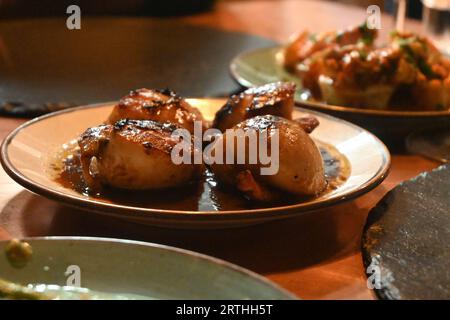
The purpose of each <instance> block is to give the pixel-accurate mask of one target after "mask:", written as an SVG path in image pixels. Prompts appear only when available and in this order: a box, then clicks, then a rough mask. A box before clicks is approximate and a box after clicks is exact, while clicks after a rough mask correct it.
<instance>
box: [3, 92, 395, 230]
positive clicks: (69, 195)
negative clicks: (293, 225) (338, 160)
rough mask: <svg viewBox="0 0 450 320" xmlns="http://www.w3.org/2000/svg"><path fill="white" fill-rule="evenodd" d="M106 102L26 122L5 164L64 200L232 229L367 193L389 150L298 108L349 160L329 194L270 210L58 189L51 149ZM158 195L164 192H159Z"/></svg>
mask: <svg viewBox="0 0 450 320" xmlns="http://www.w3.org/2000/svg"><path fill="white" fill-rule="evenodd" d="M189 102H190V103H191V104H193V105H195V106H196V107H198V108H199V110H201V112H202V113H203V115H204V117H205V119H206V120H211V119H212V118H213V117H214V114H215V112H216V111H217V110H218V109H219V108H220V106H222V105H223V104H224V102H225V101H224V100H222V99H189ZM112 107H113V104H111V103H110V104H102V105H92V106H86V107H79V108H74V109H69V110H64V111H60V112H56V113H53V114H49V115H46V116H43V117H40V118H36V119H34V120H31V121H29V122H27V123H25V124H24V125H22V126H20V127H19V128H17V129H16V130H15V131H13V132H12V133H11V134H10V135H9V136H8V137H7V138H6V139H5V141H4V143H3V145H2V152H1V155H2V157H1V160H2V164H3V167H4V168H5V170H6V172H7V173H8V174H9V175H10V176H11V177H12V178H13V179H14V180H16V181H17V182H18V183H20V184H22V185H23V186H24V187H26V188H28V189H29V190H31V191H33V192H35V193H38V194H41V195H43V196H46V197H48V198H51V199H54V200H57V201H60V202H62V203H65V204H69V205H72V206H77V207H80V208H84V209H88V210H91V211H94V212H98V213H102V214H107V215H110V216H115V217H119V218H124V219H127V220H131V221H135V222H139V223H145V224H152V225H160V226H169V227H180V228H187V227H195V228H198V227H200V228H202V227H205V228H211V227H231V226H238V225H245V224H250V223H257V222H264V221H268V220H273V219H280V218H285V217H289V216H295V215H299V214H302V213H305V212H309V211H313V210H317V209H322V208H325V207H328V206H331V205H334V204H336V203H339V202H342V201H344V200H349V199H351V198H354V197H357V196H359V195H361V194H363V193H365V192H367V191H369V190H371V189H372V188H374V187H375V186H376V185H378V184H379V183H381V181H382V180H383V179H384V178H385V177H386V175H387V172H388V169H389V164H390V155H389V152H388V150H387V149H386V147H385V146H384V145H383V143H381V142H380V141H379V140H378V139H377V138H376V137H375V136H373V135H372V134H370V133H369V132H367V131H366V130H364V129H362V128H360V127H357V126H355V125H353V124H350V123H348V122H346V121H343V120H339V119H336V118H333V117H331V116H327V115H324V114H321V113H317V112H312V111H306V110H304V109H296V110H295V111H294V118H295V117H299V116H301V115H302V114H304V113H305V112H307V113H310V114H313V115H315V116H316V117H317V118H318V120H319V121H320V126H319V127H318V128H317V129H316V130H314V132H313V134H312V137H313V138H314V139H315V140H316V141H318V142H319V141H320V142H321V143H326V144H328V145H331V146H334V147H335V148H336V149H337V150H338V151H339V152H340V153H341V154H342V155H343V156H345V158H346V159H347V160H348V163H349V167H350V174H349V177H348V179H347V180H346V181H345V182H344V183H343V184H340V185H339V186H338V187H337V188H336V189H334V190H332V191H330V192H327V193H324V194H322V195H321V196H319V197H317V198H313V199H303V200H301V201H300V200H299V201H297V202H295V203H290V204H289V205H278V206H269V207H261V206H260V207H251V206H247V204H248V201H246V200H245V201H244V199H243V198H242V197H240V196H239V199H240V201H241V202H238V204H237V205H235V206H234V207H233V209H223V208H221V207H217V206H215V205H214V199H212V198H213V197H212V196H211V195H210V192H209V191H210V190H208V189H202V190H200V191H199V193H198V194H197V195H196V197H197V198H195V201H192V199H190V198H189V197H187V198H186V197H185V196H183V195H182V193H178V192H171V193H166V194H167V195H171V196H172V198H170V199H168V200H167V201H166V200H161V201H159V202H158V201H155V204H152V203H141V202H137V203H136V202H135V203H133V204H129V203H126V202H120V201H116V200H114V199H113V200H107V201H106V200H104V199H102V200H99V199H97V198H93V197H88V196H86V195H83V194H81V193H79V192H77V191H75V190H73V189H72V188H69V187H64V186H63V185H62V184H61V183H60V182H58V181H56V180H55V174H54V170H51V168H52V166H53V165H54V161H55V160H54V158H55V154H57V153H58V152H59V151H60V150H61V148H62V145H63V144H65V143H67V142H68V141H71V140H73V139H74V138H76V137H77V136H78V135H79V134H80V133H82V132H83V131H84V130H85V129H86V128H88V127H91V126H95V125H98V124H100V123H102V122H103V121H104V120H105V119H106V118H107V116H108V114H109V113H110V112H111V110H112ZM205 188H206V187H205ZM163 196H164V193H162V194H161V197H163ZM205 199H206V200H205ZM157 200H159V199H157ZM232 200H233V201H234V200H236V199H232ZM236 201H237V200H236ZM157 202H158V203H157ZM226 202H228V201H226ZM156 203H157V204H156ZM205 203H206V204H205Z"/></svg>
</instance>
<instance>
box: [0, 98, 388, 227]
mask: <svg viewBox="0 0 450 320" xmlns="http://www.w3.org/2000/svg"><path fill="white" fill-rule="evenodd" d="M189 99H196V100H205V101H208V100H210V101H213V100H215V101H220V100H221V101H225V99H219V98H212V99H209V98H188V100H189ZM114 103H116V101H110V102H103V103H95V104H89V105H83V106H78V107H73V108H68V109H64V110H59V111H55V112H51V113H48V114H45V115H42V116H40V117H36V118H34V119H31V120H29V121H27V122H25V123H23V124H21V125H20V126H18V127H17V128H15V129H14V130H13V131H11V132H10V133H9V134H8V135H7V136H6V138H5V139H4V140H3V142H2V144H1V147H0V163H1V165H2V167H3V169H4V170H5V172H6V173H7V174H8V175H9V176H10V177H11V178H12V179H13V180H14V181H16V182H17V183H18V184H20V185H22V186H23V187H24V188H26V189H28V190H29V191H31V192H33V193H36V194H38V195H41V196H44V197H46V198H49V199H51V200H55V201H60V202H61V203H63V204H66V205H70V206H73V207H76V208H83V209H86V210H90V211H95V212H97V213H103V214H107V215H109V216H115V217H119V218H127V217H128V218H129V217H135V218H147V219H148V218H153V219H157V220H160V221H161V220H170V219H171V218H175V217H182V218H184V219H185V220H189V219H190V220H191V221H194V222H204V221H205V220H211V219H213V221H225V220H233V219H234V218H236V220H237V221H242V220H246V218H247V219H251V218H253V219H254V218H261V219H262V218H284V217H288V216H294V215H300V214H303V213H306V212H311V211H315V210H318V209H322V208H325V207H329V206H331V205H335V204H338V203H342V202H345V201H349V200H352V199H354V198H356V197H358V196H360V195H363V194H365V193H367V192H369V191H371V190H372V189H374V188H375V187H377V186H378V185H379V184H381V182H383V181H384V179H385V178H386V177H387V175H388V173H389V171H390V167H391V155H390V152H389V150H388V148H387V147H386V145H385V144H384V143H383V142H382V141H381V140H380V139H379V138H378V137H377V136H375V135H374V134H372V133H371V132H369V131H368V130H366V129H364V128H362V127H360V126H357V125H355V124H353V123H351V122H348V121H346V120H343V119H340V118H336V117H333V116H330V115H328V114H324V113H321V112H317V111H312V110H308V109H303V108H299V107H297V106H296V109H297V110H299V111H301V112H305V113H311V114H318V115H319V116H320V117H323V118H328V119H330V120H332V121H337V122H341V123H344V124H345V125H347V126H351V127H353V128H355V129H357V130H359V131H361V132H365V133H366V134H368V135H369V136H370V137H371V138H372V139H374V141H375V142H376V143H377V144H378V147H379V149H380V153H381V155H382V158H383V163H382V165H381V166H380V167H379V168H378V170H377V172H376V173H375V174H374V175H373V176H372V177H371V178H370V179H369V180H367V181H366V182H365V183H364V184H362V185H360V186H359V187H358V188H357V189H355V190H353V191H351V192H348V193H345V194H343V195H341V196H339V197H335V198H329V199H325V200H323V201H321V202H317V203H309V204H308V203H306V202H300V203H296V204H292V205H283V206H278V207H269V208H259V209H241V210H224V211H193V210H168V209H155V208H141V207H133V206H128V205H121V204H116V203H108V202H102V201H98V200H96V199H92V198H91V199H90V198H81V196H75V195H70V194H67V193H64V192H62V191H58V190H53V189H51V188H49V187H47V186H45V185H41V184H40V183H36V182H34V181H33V180H32V179H29V178H27V177H26V176H25V175H23V174H22V173H21V172H20V170H19V169H17V168H16V167H15V166H14V165H13V164H12V162H11V159H10V158H9V154H8V147H9V145H10V144H11V142H12V141H13V140H14V138H15V137H16V135H17V134H18V133H19V132H21V131H22V130H23V129H25V128H27V127H29V126H31V125H33V124H35V123H37V122H40V121H43V120H46V119H48V118H53V117H57V116H59V115H61V114H66V113H71V112H77V111H80V110H85V109H95V108H100V107H107V106H112V105H113V104H114ZM124 214H127V216H124Z"/></svg>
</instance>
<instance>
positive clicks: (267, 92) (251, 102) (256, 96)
mask: <svg viewBox="0 0 450 320" xmlns="http://www.w3.org/2000/svg"><path fill="white" fill-rule="evenodd" d="M294 93H295V84H293V83H290V82H275V83H270V84H267V85H264V86H261V87H256V88H250V89H248V90H246V91H244V92H242V93H240V94H238V95H234V96H231V97H230V99H228V101H227V103H226V104H225V105H224V106H223V107H222V108H221V109H220V110H219V111H218V112H217V113H216V117H215V119H214V123H213V127H215V128H218V129H220V130H221V131H224V130H226V129H229V128H232V127H233V126H235V125H236V124H238V123H239V122H242V121H244V120H246V119H248V118H252V117H255V116H258V115H266V114H271V115H276V116H280V117H283V118H286V119H292V110H293V107H294Z"/></svg>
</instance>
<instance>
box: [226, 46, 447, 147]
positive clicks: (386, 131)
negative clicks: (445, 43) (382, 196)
mask: <svg viewBox="0 0 450 320" xmlns="http://www.w3.org/2000/svg"><path fill="white" fill-rule="evenodd" d="M280 50H281V47H280V46H277V47H269V48H263V49H256V50H253V51H248V52H244V53H242V54H240V55H238V56H237V57H235V58H234V59H233V61H232V62H231V65H230V71H231V74H232V75H233V77H234V78H235V79H236V81H237V82H238V83H240V84H241V85H243V86H245V87H252V86H260V85H263V84H266V83H270V82H274V81H292V82H294V83H296V84H297V87H298V90H297V94H296V96H295V101H296V103H297V104H299V105H301V106H302V107H305V108H308V109H312V110H317V111H322V112H325V113H328V114H330V115H333V116H336V117H339V118H342V119H345V120H348V121H350V122H353V123H355V124H357V125H360V126H362V127H364V128H366V129H368V130H369V131H371V132H373V133H375V134H376V135H377V136H378V137H380V138H381V139H382V140H383V141H384V142H386V143H387V144H389V145H391V146H393V147H401V148H402V147H404V139H405V138H406V136H407V135H408V134H409V133H411V132H412V131H414V130H417V129H419V128H420V129H424V128H436V127H445V126H450V110H444V111H389V110H370V109H357V108H350V107H343V106H333V105H328V104H326V103H321V102H314V101H308V100H305V99H304V98H302V97H301V89H302V85H301V81H300V79H299V78H298V77H296V76H294V75H292V74H290V73H288V72H287V71H286V70H284V68H283V67H282V66H281V64H280V62H279V59H278V58H277V54H279V52H280Z"/></svg>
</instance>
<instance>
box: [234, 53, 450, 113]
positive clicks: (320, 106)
mask: <svg viewBox="0 0 450 320" xmlns="http://www.w3.org/2000/svg"><path fill="white" fill-rule="evenodd" d="M281 48H283V46H282V45H274V46H270V47H264V48H258V49H251V50H247V51H244V52H241V53H239V54H238V55H236V56H235V57H234V58H233V59H232V60H231V62H230V65H229V67H228V69H229V72H230V74H231V76H232V77H233V79H234V80H235V81H236V82H237V83H238V84H240V85H242V86H244V87H246V88H251V87H254V86H255V84H253V83H251V82H250V81H248V80H247V79H245V78H243V77H242V76H241V75H240V74H239V72H238V71H237V65H238V63H237V61H239V60H241V59H242V58H243V57H245V56H248V55H251V54H255V53H258V52H265V51H267V52H268V51H272V50H275V49H277V50H280V49H281ZM279 81H282V80H281V79H280V80H279ZM295 103H296V104H298V105H300V106H303V107H305V108H312V109H314V110H317V111H324V112H326V111H328V112H329V111H333V112H340V113H344V114H356V115H365V116H382V117H389V118H405V117H413V118H434V117H446V116H448V117H450V109H448V110H434V111H411V110H405V111H400V110H377V109H362V108H352V107H345V106H337V105H332V104H325V103H323V102H319V101H306V100H298V99H295Z"/></svg>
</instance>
